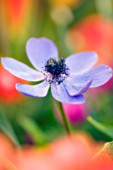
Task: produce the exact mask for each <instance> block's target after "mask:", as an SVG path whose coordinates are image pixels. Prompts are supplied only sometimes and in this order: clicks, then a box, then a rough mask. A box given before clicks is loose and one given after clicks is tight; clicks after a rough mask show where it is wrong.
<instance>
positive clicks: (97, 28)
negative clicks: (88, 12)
mask: <svg viewBox="0 0 113 170" xmlns="http://www.w3.org/2000/svg"><path fill="white" fill-rule="evenodd" d="M69 39H70V41H71V42H72V43H73V44H74V49H75V50H76V51H96V52H97V53H98V54H99V62H101V63H104V64H111V65H112V64H113V61H112V55H113V22H112V21H110V20H108V19H107V18H103V17H102V16H99V15H92V16H88V17H87V18H85V19H84V20H82V21H80V22H79V23H78V24H77V25H75V26H74V27H73V28H72V29H71V30H70V32H69Z"/></svg>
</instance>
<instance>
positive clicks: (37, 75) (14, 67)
mask: <svg viewBox="0 0 113 170" xmlns="http://www.w3.org/2000/svg"><path fill="white" fill-rule="evenodd" d="M1 62H2V65H3V67H4V68H5V69H6V70H7V71H9V72H10V73H11V74H13V75H14V76H16V77H18V78H21V79H24V80H27V81H40V80H43V79H44V78H45V76H44V75H43V74H42V73H41V72H38V71H36V70H34V69H32V68H30V67H28V66H27V65H25V64H23V63H22V62H19V61H17V60H15V59H13V58H8V57H3V58H2V59H1Z"/></svg>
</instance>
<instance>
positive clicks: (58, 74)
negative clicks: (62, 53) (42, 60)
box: [45, 58, 69, 84]
mask: <svg viewBox="0 0 113 170" xmlns="http://www.w3.org/2000/svg"><path fill="white" fill-rule="evenodd" d="M45 71H46V72H47V73H51V75H52V80H51V82H57V83H58V84H60V83H61V82H62V81H63V80H64V79H65V78H66V77H67V76H68V75H69V68H68V67H67V65H66V64H65V59H62V58H59V59H55V58H50V59H49V60H48V61H47V63H46V65H45ZM51 82H50V83H51Z"/></svg>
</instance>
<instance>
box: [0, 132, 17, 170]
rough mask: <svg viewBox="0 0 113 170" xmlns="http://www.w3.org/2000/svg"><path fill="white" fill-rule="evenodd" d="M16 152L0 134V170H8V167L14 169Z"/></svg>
mask: <svg viewBox="0 0 113 170" xmlns="http://www.w3.org/2000/svg"><path fill="white" fill-rule="evenodd" d="M15 152H16V150H15V147H14V146H13V144H12V143H11V141H10V140H9V139H8V138H7V137H6V136H5V135H4V134H2V133H0V170H9V169H8V167H12V166H13V167H14V165H13V163H12V162H15V161H16V160H15V157H14V154H15ZM12 170H15V169H12Z"/></svg>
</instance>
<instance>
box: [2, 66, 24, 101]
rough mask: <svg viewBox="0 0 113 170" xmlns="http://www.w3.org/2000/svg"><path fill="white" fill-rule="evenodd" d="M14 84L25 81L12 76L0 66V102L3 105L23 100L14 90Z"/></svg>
mask: <svg viewBox="0 0 113 170" xmlns="http://www.w3.org/2000/svg"><path fill="white" fill-rule="evenodd" d="M16 83H25V81H23V80H21V79H19V78H17V77H15V76H13V75H12V74H10V73H9V72H8V71H6V70H5V69H4V68H3V67H2V66H0V100H1V101H2V102H4V103H7V104H8V103H15V102H18V101H20V100H21V99H22V98H23V95H21V94H20V93H19V92H18V91H17V90H16V88H15V85H16Z"/></svg>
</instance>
